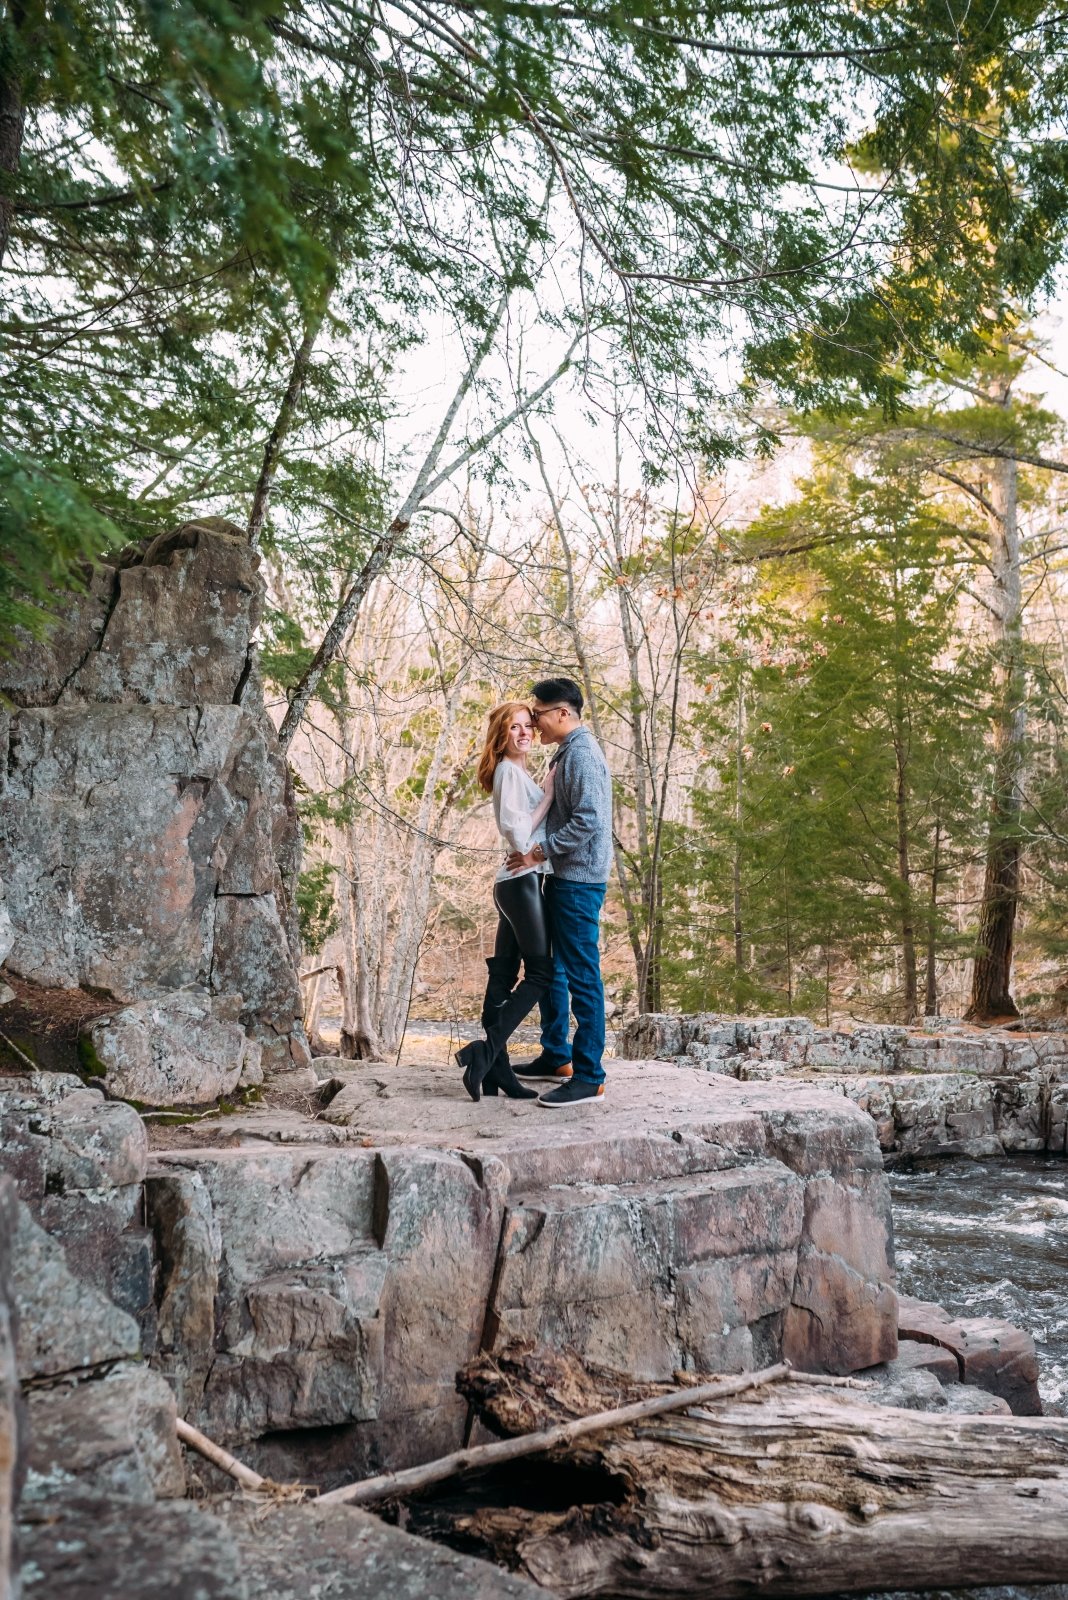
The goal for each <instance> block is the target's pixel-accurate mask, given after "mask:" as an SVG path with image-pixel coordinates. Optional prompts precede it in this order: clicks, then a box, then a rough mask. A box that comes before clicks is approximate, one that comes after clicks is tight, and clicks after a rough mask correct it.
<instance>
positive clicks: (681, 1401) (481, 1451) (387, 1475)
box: [318, 1361, 790, 1506]
mask: <svg viewBox="0 0 1068 1600" xmlns="http://www.w3.org/2000/svg"><path fill="white" fill-rule="evenodd" d="M789 1371H790V1363H789V1362H788V1361H781V1362H779V1363H778V1364H777V1365H776V1366H773V1367H765V1368H764V1369H763V1371H761V1372H748V1373H745V1374H743V1375H742V1376H741V1377H738V1378H717V1379H715V1380H714V1381H713V1382H711V1383H702V1384H698V1385H697V1386H696V1387H694V1388H686V1389H677V1390H674V1391H673V1392H672V1393H671V1394H658V1395H654V1396H653V1397H652V1398H651V1399H649V1400H637V1401H635V1403H634V1404H633V1405H629V1406H617V1407H616V1408H615V1409H614V1410H612V1411H598V1412H596V1413H594V1415H593V1416H589V1417H579V1418H577V1419H576V1420H575V1421H573V1422H563V1423H559V1424H558V1425H557V1426H556V1427H555V1428H546V1429H544V1430H543V1431H541V1432H539V1433H527V1434H522V1435H520V1437H519V1438H517V1439H502V1440H500V1441H499V1442H498V1443H496V1444H482V1445H476V1446H474V1447H473V1448H472V1449H470V1450H454V1451H453V1453H452V1454H451V1455H448V1456H442V1457H441V1458H440V1460H438V1461H428V1462H427V1463H426V1464H425V1465H424V1466H421V1467H408V1468H406V1469H405V1470H404V1471H403V1472H383V1473H381V1474H380V1475H379V1476H378V1477H376V1478H364V1479H363V1481H362V1482H361V1483H350V1484H346V1485H345V1486H344V1487H343V1488H341V1489H332V1490H331V1491H330V1493H329V1494H324V1495H320V1496H319V1502H318V1503H319V1504H320V1505H349V1506H366V1505H372V1504H373V1503H374V1502H375V1501H378V1500H388V1499H391V1498H393V1497H394V1496H396V1495H407V1494H414V1493H415V1492H416V1491H417V1490H419V1489H426V1488H429V1486H430V1485H431V1484H432V1483H442V1482H443V1481H444V1480H445V1479H446V1478H452V1477H455V1476H456V1475H457V1474H458V1473H461V1472H471V1471H476V1470H478V1469H480V1468H484V1467H494V1466H500V1465H501V1464H502V1463H503V1462H505V1461H517V1460H519V1459H520V1458H521V1457H522V1456H532V1455H540V1454H542V1453H543V1452H544V1451H547V1450H557V1449H559V1448H560V1447H561V1446H564V1445H569V1444H572V1443H574V1441H575V1440H576V1439H583V1438H585V1437H586V1435H587V1434H591V1433H602V1432H603V1431H604V1430H605V1429H607V1428H623V1427H626V1426H627V1425H628V1424H629V1423H632V1422H643V1421H645V1420H646V1419H647V1418H649V1417H659V1416H663V1415H664V1413H665V1412H669V1411H685V1410H686V1409H687V1408H688V1407H690V1406H697V1405H709V1404H711V1403H712V1402H713V1401H715V1400H724V1399H727V1398H730V1397H732V1396H734V1395H738V1394H744V1393H745V1391H746V1390H748V1389H758V1388H761V1387H763V1385H765V1384H769V1383H775V1382H777V1381H778V1380H779V1379H780V1378H785V1377H786V1376H787V1374H788V1373H789Z"/></svg>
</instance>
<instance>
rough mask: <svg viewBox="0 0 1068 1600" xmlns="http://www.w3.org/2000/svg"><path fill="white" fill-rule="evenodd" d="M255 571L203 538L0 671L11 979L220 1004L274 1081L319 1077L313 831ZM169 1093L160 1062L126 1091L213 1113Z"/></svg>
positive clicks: (129, 567) (0, 834)
mask: <svg viewBox="0 0 1068 1600" xmlns="http://www.w3.org/2000/svg"><path fill="white" fill-rule="evenodd" d="M258 564H259V562H258V557H257V556H256V555H255V554H254V552H252V551H251V550H250V549H249V548H248V545H247V544H246V542H245V540H244V538H243V537H242V536H241V534H240V530H238V529H237V528H235V527H233V526H232V525H231V524H229V523H225V522H221V521H218V520H208V521H205V522H195V523H188V524H186V525H185V526H183V527H181V528H179V529H178V530H177V531H176V532H174V533H172V534H168V535H164V536H161V537H160V538H157V539H155V540H154V541H153V542H152V543H151V544H150V545H149V546H148V547H147V549H144V550H143V551H142V550H138V551H135V552H133V553H132V554H131V555H130V556H129V557H128V558H125V559H124V560H123V562H121V563H120V564H119V565H117V566H115V567H108V568H103V569H101V570H100V571H99V572H98V573H97V574H96V576H95V577H94V579H93V583H92V587H91V589H90V592H89V593H88V594H87V595H85V596H84V597H83V598H82V599H81V600H80V601H75V602H74V603H72V605H71V607H70V609H69V612H68V614H67V616H66V618H65V620H64V621H63V623H62V624H61V625H60V626H59V627H58V628H57V629H56V631H55V632H54V633H53V634H52V635H51V636H50V638H49V639H48V640H47V641H46V642H45V643H43V644H41V643H34V644H32V645H31V646H28V647H27V648H26V649H25V650H24V651H23V653H22V654H21V655H20V656H18V657H16V658H15V659H14V660H9V661H6V662H4V663H3V664H2V666H0V690H2V691H3V693H4V694H5V695H6V696H7V697H8V699H9V700H10V701H12V702H14V704H15V705H16V707H18V708H19V709H17V710H16V711H15V712H13V713H11V714H9V715H0V881H3V882H4V883H5V885H6V890H7V898H6V914H7V915H9V917H10V920H11V924H12V929H13V935H14V937H13V944H12V948H11V950H10V954H9V955H8V962H9V965H10V968H11V970H12V971H14V972H15V973H17V974H19V975H20V976H22V977H24V978H27V979H30V980H32V981H33V982H34V983H37V984H41V985H46V986H49V987H52V988H65V989H76V988H81V989H87V990H91V991H98V992H105V993H106V994H107V995H109V996H111V997H113V998H115V999H118V1000H121V1001H128V1002H136V1001H140V1000H159V999H160V998H161V996H165V995H166V994H168V993H170V992H173V991H176V990H183V989H192V990H193V991H197V990H199V991H200V992H201V993H202V995H203V996H204V997H205V1000H206V1001H207V1000H209V999H210V998H213V997H214V998H220V997H221V998H223V999H225V1001H226V1002H227V1003H229V1004H231V1005H232V1006H233V1008H234V1010H235V1012H236V1013H237V1014H239V1015H240V1019H241V1022H242V1024H243V1025H244V1027H245V1029H246V1030H247V1031H248V1032H249V1033H250V1034H251V1035H252V1036H253V1037H254V1038H255V1039H256V1040H257V1041H258V1042H259V1044H260V1045H261V1047H262V1051H263V1057H264V1065H265V1066H266V1067H267V1068H269V1069H275V1070H278V1069H284V1068H286V1067H287V1066H290V1065H292V1064H294V1063H296V1064H298V1065H304V1064H306V1063H307V1060H308V1054H307V1046H306V1043H305V1040H304V1036H303V1029H302V1026H301V1020H300V1011H301V1008H300V994H299V985H298V982H297V971H296V963H297V958H298V954H299V951H298V946H297V942H296V934H295V925H294V920H293V891H294V884H295V876H296V873H297V871H298V868H299V858H300V826H299V821H298V819H297V816H296V812H295V807H294V804H293V797H292V791H291V786H290V783H289V778H288V773H287V769H286V766H285V763H284V761H283V759H282V757H281V754H280V752H279V749H278V744H277V740H276V738H275V734H274V729H273V726H272V724H271V722H270V720H269V718H268V717H267V715H266V713H265V710H264V706H263V696H262V690H261V688H260V685H259V679H258V675H257V672H256V664H255V647H254V645H253V644H252V636H253V633H254V630H255V627H256V624H257V622H258V619H259V614H260V609H261V605H262V595H263V584H262V580H261V578H260V577H259V573H258V571H257V568H258ZM3 914H4V913H0V917H2V916H3ZM2 934H3V929H2V928H0V936H2ZM188 1053H189V1052H187V1054H188ZM194 1053H195V1052H194ZM231 1064H232V1063H231ZM105 1069H106V1063H105ZM240 1070H241V1066H240V1053H238V1057H237V1065H236V1071H235V1072H233V1074H232V1077H233V1080H234V1081H236V1080H237V1078H238V1077H239V1076H240ZM166 1076H167V1074H166V1072H165V1071H164V1072H163V1074H162V1078H161V1074H160V1071H159V1063H158V1061H157V1062H155V1063H151V1062H150V1063H148V1064H147V1066H146V1068H145V1070H144V1072H143V1073H142V1074H141V1076H140V1078H138V1077H137V1075H136V1074H134V1076H133V1078H132V1079H131V1076H130V1073H129V1072H126V1073H125V1074H124V1073H117V1074H116V1092H117V1093H120V1094H126V1095H130V1096H131V1097H132V1098H134V1099H139V1100H143V1101H145V1102H147V1103H155V1104H161V1103H162V1104H166V1103H171V1102H172V1101H173V1099H174V1098H177V1097H178V1096H179V1095H180V1096H181V1097H184V1098H185V1099H187V1100H190V1101H196V1100H199V1099H204V1098H205V1095H204V1094H203V1093H202V1092H201V1093H197V1092H192V1091H191V1087H190V1085H189V1084H188V1083H187V1082H186V1075H185V1074H184V1073H183V1072H178V1073H177V1075H176V1077H177V1080H178V1086H177V1088H176V1089H175V1090H174V1091H173V1093H171V1097H170V1099H168V1089H167V1085H166V1081H165V1080H166ZM224 1076H225V1074H224ZM138 1084H140V1087H141V1090H142V1092H141V1093H138V1092H137V1088H138ZM193 1089H194V1090H195V1085H194V1086H193ZM216 1092H217V1091H216Z"/></svg>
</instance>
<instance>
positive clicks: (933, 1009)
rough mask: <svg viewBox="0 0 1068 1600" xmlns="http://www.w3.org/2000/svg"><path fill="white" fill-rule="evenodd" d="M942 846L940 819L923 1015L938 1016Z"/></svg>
mask: <svg viewBox="0 0 1068 1600" xmlns="http://www.w3.org/2000/svg"><path fill="white" fill-rule="evenodd" d="M941 845H942V819H941V817H936V818H935V832H934V856H933V858H932V861H931V892H930V897H929V901H928V910H927V974H926V982H925V984H924V996H923V1009H924V1015H925V1016H928V1017H936V1016H937V1015H938V974H937V971H936V969H935V938H936V934H937V930H938V871H939V860H938V857H939V851H940V849H941Z"/></svg>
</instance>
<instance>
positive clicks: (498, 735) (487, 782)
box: [478, 700, 534, 794]
mask: <svg viewBox="0 0 1068 1600" xmlns="http://www.w3.org/2000/svg"><path fill="white" fill-rule="evenodd" d="M517 711H525V712H526V713H527V715H528V716H530V707H529V706H528V705H527V703H526V701H525V700H506V701H505V702H504V704H503V705H500V706H494V708H493V710H492V711H491V712H490V714H489V726H488V728H487V729H486V742H485V744H484V745H483V746H482V754H481V755H480V756H479V758H478V781H479V783H480V784H481V786H482V788H483V789H485V791H486V793H487V794H492V793H493V774H494V773H495V772H496V770H497V768H498V767H499V766H500V764H501V762H502V760H503V759H504V750H505V746H506V745H507V743H508V727H509V724H510V723H511V720H512V718H513V717H514V716H515V714H516V712H517ZM533 725H534V723H533V719H531V727H533Z"/></svg>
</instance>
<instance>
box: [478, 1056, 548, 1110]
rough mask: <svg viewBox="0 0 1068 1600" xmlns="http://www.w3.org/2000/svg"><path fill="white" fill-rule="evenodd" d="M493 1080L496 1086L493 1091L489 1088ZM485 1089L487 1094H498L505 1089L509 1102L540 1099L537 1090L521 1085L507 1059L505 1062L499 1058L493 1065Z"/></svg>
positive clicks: (487, 1076)
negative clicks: (498, 1091) (499, 1090)
mask: <svg viewBox="0 0 1068 1600" xmlns="http://www.w3.org/2000/svg"><path fill="white" fill-rule="evenodd" d="M491 1080H492V1082H493V1084H494V1087H493V1089H492V1090H491V1089H490V1088H489V1084H490V1081H491ZM483 1087H484V1088H485V1090H486V1093H487V1094H496V1093H497V1090H498V1089H503V1090H504V1093H505V1094H506V1095H507V1096H508V1098H509V1100H536V1099H537V1098H538V1091H537V1089H528V1088H527V1087H526V1085H525V1084H522V1083H520V1081H519V1079H518V1078H517V1077H516V1075H515V1073H514V1072H513V1071H512V1069H511V1067H510V1065H509V1063H508V1059H507V1057H505V1059H504V1060H503V1061H502V1060H501V1059H500V1058H499V1057H498V1059H497V1060H496V1061H495V1062H494V1063H493V1066H492V1067H491V1068H490V1070H489V1072H488V1073H487V1075H486V1078H485V1082H484V1084H483Z"/></svg>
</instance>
